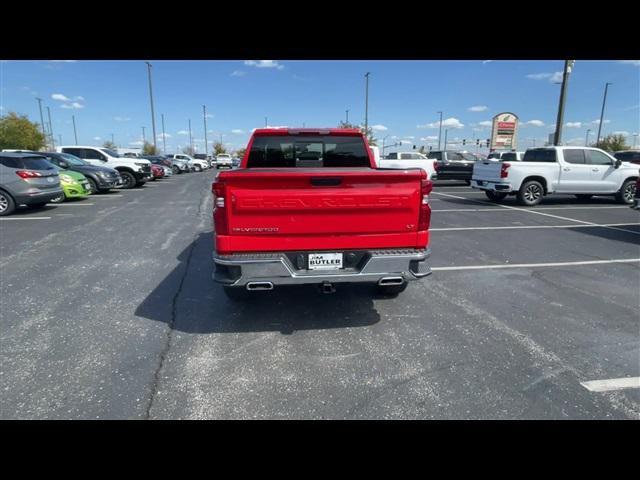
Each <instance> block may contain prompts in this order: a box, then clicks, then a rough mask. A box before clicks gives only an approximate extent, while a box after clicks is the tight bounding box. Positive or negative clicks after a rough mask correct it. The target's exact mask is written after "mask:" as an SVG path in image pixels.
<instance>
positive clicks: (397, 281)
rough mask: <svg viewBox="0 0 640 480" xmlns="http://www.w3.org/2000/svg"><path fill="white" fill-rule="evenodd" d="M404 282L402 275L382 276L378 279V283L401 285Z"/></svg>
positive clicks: (382, 284)
mask: <svg viewBox="0 0 640 480" xmlns="http://www.w3.org/2000/svg"><path fill="white" fill-rule="evenodd" d="M403 283H404V278H402V277H384V278H381V279H380V280H378V285H380V286H384V285H402V284H403Z"/></svg>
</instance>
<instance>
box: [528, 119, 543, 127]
mask: <svg viewBox="0 0 640 480" xmlns="http://www.w3.org/2000/svg"><path fill="white" fill-rule="evenodd" d="M524 125H531V126H532V127H544V122H543V121H542V120H529V121H528V122H524Z"/></svg>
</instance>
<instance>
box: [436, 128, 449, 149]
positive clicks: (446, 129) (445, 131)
mask: <svg viewBox="0 0 640 480" xmlns="http://www.w3.org/2000/svg"><path fill="white" fill-rule="evenodd" d="M448 132H449V129H448V128H445V129H444V150H446V149H447V133H448ZM439 149H440V147H438V150H439Z"/></svg>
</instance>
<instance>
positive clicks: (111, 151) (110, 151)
mask: <svg viewBox="0 0 640 480" xmlns="http://www.w3.org/2000/svg"><path fill="white" fill-rule="evenodd" d="M100 150H102V151H103V152H104V153H106V154H107V155H109V156H110V157H114V158H120V155H119V154H118V152H116V151H115V150H111V149H110V148H101V149H100Z"/></svg>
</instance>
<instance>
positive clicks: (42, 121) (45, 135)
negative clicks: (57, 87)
mask: <svg viewBox="0 0 640 480" xmlns="http://www.w3.org/2000/svg"><path fill="white" fill-rule="evenodd" d="M36 100H37V101H38V108H40V126H41V127H42V135H44V138H45V139H46V138H47V132H45V131H44V117H43V116H42V99H41V98H37V97H36Z"/></svg>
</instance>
